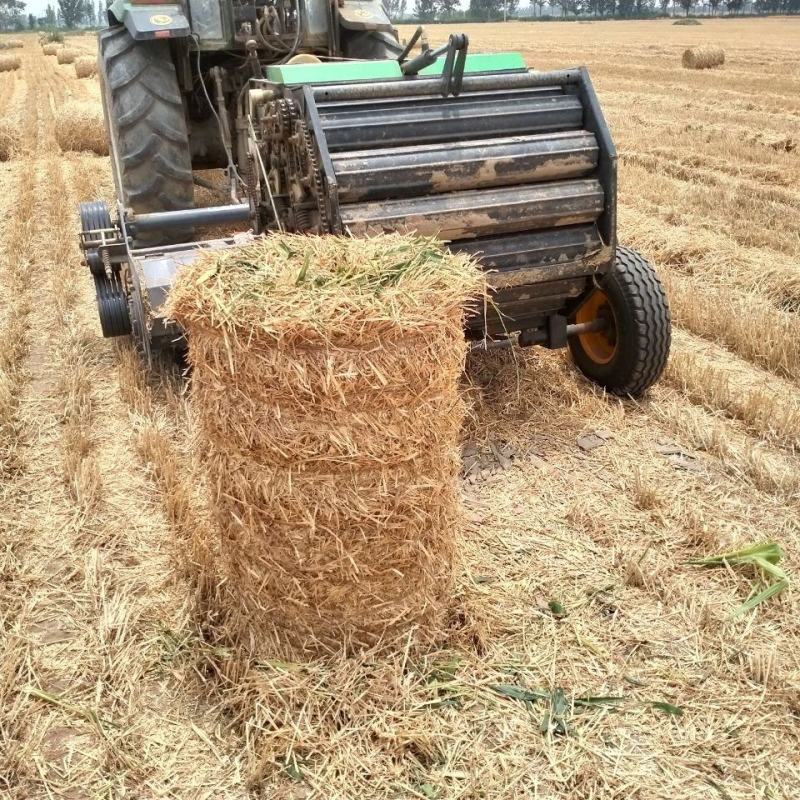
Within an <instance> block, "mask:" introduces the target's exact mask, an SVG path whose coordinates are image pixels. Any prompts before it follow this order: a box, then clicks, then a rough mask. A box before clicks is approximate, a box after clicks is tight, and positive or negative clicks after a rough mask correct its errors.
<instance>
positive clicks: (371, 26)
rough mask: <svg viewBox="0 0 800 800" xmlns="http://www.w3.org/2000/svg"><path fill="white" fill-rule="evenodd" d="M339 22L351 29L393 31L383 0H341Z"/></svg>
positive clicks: (338, 9) (338, 8)
mask: <svg viewBox="0 0 800 800" xmlns="http://www.w3.org/2000/svg"><path fill="white" fill-rule="evenodd" d="M337 6H338V7H337V11H338V12H339V24H340V25H341V26H342V27H343V28H347V29H348V30H351V31H392V30H394V29H393V27H392V23H391V20H390V19H389V16H388V15H387V13H386V9H385V8H384V7H383V3H382V2H381V0H344V2H342V0H339V3H338V4H337Z"/></svg>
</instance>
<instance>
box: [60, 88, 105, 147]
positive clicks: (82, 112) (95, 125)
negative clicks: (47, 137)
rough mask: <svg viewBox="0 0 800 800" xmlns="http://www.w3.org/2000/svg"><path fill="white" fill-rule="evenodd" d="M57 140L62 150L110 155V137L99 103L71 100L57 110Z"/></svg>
mask: <svg viewBox="0 0 800 800" xmlns="http://www.w3.org/2000/svg"><path fill="white" fill-rule="evenodd" d="M55 134H56V141H57V142H58V146H59V147H60V148H61V149H62V150H75V151H81V150H89V151H92V152H95V153H97V154H98V155H101V156H107V155H108V138H107V136H106V128H105V125H104V123H103V114H102V110H101V108H100V105H99V103H91V102H86V101H76V100H70V101H67V102H66V103H64V105H62V106H61V108H59V109H58V110H57V111H56V125H55Z"/></svg>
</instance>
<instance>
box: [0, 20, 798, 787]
mask: <svg viewBox="0 0 800 800" xmlns="http://www.w3.org/2000/svg"><path fill="white" fill-rule="evenodd" d="M464 28H465V30H466V32H467V33H468V34H469V35H470V41H471V45H472V47H473V49H475V50H480V49H489V50H500V49H519V50H521V51H522V52H523V53H524V55H525V57H526V59H527V61H528V63H529V65H531V66H535V67H537V68H551V67H561V66H570V65H573V64H575V63H578V62H582V63H585V64H586V65H587V66H588V67H589V68H590V71H591V74H592V78H593V80H594V83H595V86H596V88H597V90H598V93H599V96H600V99H601V102H602V105H603V108H604V110H605V112H606V115H607V117H608V121H609V123H610V126H611V128H612V132H613V134H614V137H615V140H616V142H617V145H618V148H619V151H620V165H621V167H620V196H619V200H620V239H621V240H622V241H624V242H626V243H628V244H631V245H633V246H636V247H638V248H640V249H641V250H642V251H643V252H645V253H646V254H647V255H648V256H649V257H650V258H651V259H652V260H653V261H654V262H655V263H656V265H657V266H658V268H659V270H660V272H661V275H662V277H663V279H664V282H665V285H666V287H667V289H668V291H669V296H670V302H671V306H672V311H673V316H674V320H675V323H676V330H675V340H674V346H673V355H672V358H671V361H670V365H669V367H668V370H667V374H666V376H665V378H664V380H663V381H662V383H661V384H660V385H659V386H658V387H656V389H655V390H654V391H653V392H652V393H651V395H650V397H649V398H648V399H647V400H645V401H643V402H641V403H638V404H635V403H630V402H622V401H619V400H612V399H609V398H606V397H604V396H603V395H602V394H601V393H600V392H598V391H597V390H596V389H594V388H593V387H591V386H589V385H587V384H586V383H585V382H584V381H583V380H582V379H581V378H580V377H579V376H578V375H577V374H576V373H575V371H574V370H573V369H572V368H571V366H570V364H569V362H568V359H567V357H566V356H565V355H564V354H563V353H548V352H545V351H531V352H528V353H525V354H522V355H518V356H517V357H516V358H512V357H509V356H508V355H490V356H487V355H483V356H480V357H475V358H473V359H471V361H470V365H469V369H468V373H467V383H468V386H469V396H470V399H471V402H472V408H473V412H472V416H471V419H470V424H469V431H468V435H469V437H470V439H471V441H472V442H473V443H475V444H476V445H477V447H478V449H479V451H480V452H482V453H484V454H486V458H485V462H484V466H485V467H486V470H485V471H484V472H478V473H477V474H476V475H475V477H474V479H471V480H469V481H465V494H466V499H467V506H468V514H469V528H468V531H467V532H466V534H465V536H464V540H463V542H462V547H461V552H462V555H463V557H462V559H461V565H460V577H459V588H458V596H457V599H456V605H457V614H456V615H455V618H456V628H455V629H454V632H453V636H452V640H451V642H450V643H449V646H448V647H447V648H445V649H443V650H442V651H438V652H436V653H432V654H430V656H429V657H427V658H425V659H423V660H422V661H421V662H420V663H418V664H412V665H409V664H408V663H406V662H405V661H404V660H403V659H398V660H397V662H392V661H390V662H388V663H385V664H380V665H375V664H369V663H366V664H365V663H364V662H363V661H362V662H359V663H357V664H353V665H336V664H333V665H331V664H323V663H312V664H307V665H285V664H272V663H268V664H262V665H257V666H255V667H253V668H252V669H251V671H250V672H249V673H248V683H247V684H246V685H244V684H242V685H239V684H237V680H238V679H237V678H236V677H234V678H230V674H229V673H226V668H225V666H224V665H225V661H226V658H227V655H226V654H225V653H218V652H209V651H208V648H207V647H206V646H205V645H204V643H203V642H202V640H201V638H200V637H199V635H198V631H197V628H196V626H195V625H194V624H193V622H192V596H191V590H190V588H189V584H188V582H187V581H186V579H185V577H184V576H183V575H182V573H181V572H180V571H179V570H178V568H177V564H178V559H177V558H176V555H175V552H176V547H175V540H176V538H179V537H180V534H181V531H182V530H183V529H185V526H186V525H189V524H191V516H192V491H193V487H192V486H191V485H190V483H189V472H188V470H187V469H186V466H185V464H186V458H185V456H184V452H185V449H186V446H187V443H186V441H185V437H184V435H183V428H184V422H185V419H186V410H185V408H184V399H183V397H182V395H181V385H180V383H179V381H177V380H176V379H175V377H174V376H173V375H171V374H168V373H167V372H166V371H162V372H161V373H159V374H158V375H157V376H156V377H155V379H154V380H152V381H150V382H149V383H148V382H147V380H146V379H145V377H144V375H143V371H142V368H141V365H140V364H139V362H138V361H137V360H136V358H135V356H134V355H133V354H132V353H131V351H130V349H129V348H128V347H127V346H126V345H125V344H122V345H120V344H118V343H114V342H110V341H107V340H103V339H102V338H100V334H99V324H98V323H97V320H96V314H95V308H94V299H93V287H92V285H91V283H90V281H89V280H88V275H87V272H86V270H85V268H82V267H81V266H80V263H79V262H80V259H79V254H78V250H77V245H76V241H77V240H76V231H77V213H76V209H77V204H78V203H79V202H80V201H82V200H89V199H95V198H96V197H106V198H108V197H109V196H110V194H111V191H112V187H111V179H110V174H109V166H108V160H107V159H106V158H102V157H98V156H94V155H91V154H88V153H63V152H61V150H60V149H59V147H58V145H57V144H56V139H55V136H54V116H55V114H56V112H57V110H58V107H59V106H60V105H61V104H62V103H64V102H65V101H66V100H67V99H69V98H70V97H71V98H73V99H78V100H90V101H94V102H97V103H99V95H98V91H97V87H96V85H95V83H94V81H93V80H92V79H89V80H78V79H77V78H76V77H75V73H74V69H73V66H72V65H57V64H56V59H55V58H54V57H45V56H43V55H42V53H41V50H40V48H39V46H38V45H37V43H36V40H35V38H34V37H26V38H25V41H26V45H25V48H24V49H23V50H22V51H15V52H16V53H21V57H22V59H23V64H22V67H21V69H20V70H18V71H16V72H5V73H0V114H2V115H3V117H4V118H5V119H6V120H10V121H12V122H13V123H14V124H15V126H16V130H17V132H18V134H17V135H18V142H17V145H16V148H15V150H14V153H13V157H12V158H11V159H10V160H8V161H5V162H0V189H1V190H2V191H0V545H2V546H0V630H1V631H2V633H0V635H1V636H2V637H3V638H2V650H1V651H0V652H2V658H1V660H0V708H1V709H2V710H1V711H0V795H2V796H8V797H10V798H38V797H42V798H44V797H70V798H83V797H123V796H125V797H137V798H139V797H142V798H150V797H180V798H200V797H214V798H221V797H224V798H234V797H246V796H248V795H250V796H264V797H274V798H281V799H282V798H305V797H343V798H344V797H354V796H357V795H360V796H362V797H366V798H371V797H387V798H388V797H397V798H406V797H409V798H410V797H423V798H479V797H480V798H482V797H490V798H510V797H531V798H533V797H537V798H548V799H549V798H557V797H580V798H604V799H605V798H612V797H626V798H633V797H635V798H642V799H643V800H644V799H645V798H667V797H668V798H670V800H679V799H683V798H686V799H687V800H688V799H689V798H692V800H694V798H706V797H710V798H713V797H720V798H723V800H724V799H725V798H734V799H735V800H740V799H741V800H745V798H747V800H750V798H764V799H765V800H766V798H786V800H788V799H789V798H794V797H797V796H799V795H800V767H798V764H797V756H796V753H797V752H798V749H799V748H800V734H799V733H798V731H800V719H798V717H799V716H800V628H799V627H798V619H800V614H799V613H798V612H800V608H798V599H797V598H798V594H797V591H796V589H795V586H796V582H797V580H800V579H798V578H796V576H798V575H800V528H799V525H798V511H800V456H798V446H800V392H799V391H798V385H800V321H799V320H798V313H799V310H800V51H798V48H797V42H798V41H800V20H792V19H784V20H778V19H767V20H735V21H728V20H724V21H723V20H720V21H713V22H706V23H704V24H703V25H702V26H699V27H679V26H673V25H671V24H670V23H668V22H647V23H639V22H631V23H622V22H620V23H590V24H577V23H575V24H566V23H565V24H555V23H553V24H526V23H515V24H510V25H499V24H497V25H483V26H464ZM445 32H446V31H445V29H444V28H439V27H437V26H432V27H431V28H430V29H429V38H430V39H431V41H432V42H437V41H438V40H439V39H440V38H441V39H443V38H444V36H445ZM404 33H406V32H404ZM705 41H708V42H712V43H715V44H720V45H721V46H723V47H724V48H725V51H726V64H725V66H724V68H722V69H719V70H709V71H701V72H688V71H686V70H684V69H682V68H681V66H680V54H681V52H682V50H683V48H684V47H687V46H691V45H693V44H698V43H701V42H705ZM73 44H75V45H76V46H77V47H78V48H81V49H84V50H86V51H87V52H91V51H93V48H94V43H93V41H92V39H91V38H90V37H76V39H75V42H74V43H73ZM595 431H599V432H600V433H601V434H602V435H601V437H600V438H601V439H602V440H604V444H602V445H601V446H600V447H597V448H596V449H593V450H590V451H584V450H583V449H581V447H579V445H578V440H579V438H580V437H582V436H584V435H585V434H587V433H591V432H595ZM492 445H494V446H495V447H497V446H498V445H500V446H503V447H505V446H507V449H506V452H507V453H512V454H513V458H512V463H511V464H510V465H508V464H507V465H506V466H507V467H508V468H507V469H500V468H498V467H497V459H495V458H492V457H490V456H489V455H488V454H489V453H491V451H492ZM764 540H773V541H776V542H778V543H779V544H780V545H781V547H782V548H783V549H784V551H785V553H786V559H785V563H784V565H785V567H786V569H787V571H788V572H789V575H790V588H789V590H788V591H786V592H784V593H783V595H781V596H780V597H779V598H776V599H773V600H771V601H769V602H768V603H766V604H764V605H762V606H761V607H759V609H758V610H757V611H756V612H755V613H753V614H751V615H747V616H744V617H741V618H739V619H737V620H731V617H730V612H731V611H732V610H733V609H734V608H736V606H737V605H738V604H739V603H741V602H742V601H743V600H745V599H746V598H747V596H748V594H749V592H750V591H751V588H752V586H753V584H754V582H755V579H756V576H755V574H754V573H753V572H752V571H749V570H747V569H736V570H732V569H730V570H725V569H720V570H709V571H706V570H702V569H700V568H697V567H693V566H688V565H687V564H686V563H685V562H686V560H687V559H689V558H692V557H696V556H702V555H708V554H714V553H719V552H723V551H725V550H728V549H731V548H734V547H739V546H742V545H745V544H752V543H755V542H759V541H764ZM551 600H557V601H558V602H559V603H560V604H561V605H562V606H563V608H564V611H565V616H563V617H562V615H561V614H555V615H554V614H553V612H552V611H551V610H550V609H549V608H548V603H549V601H551ZM221 665H222V666H221ZM220 673H223V674H227V676H228V678H229V680H230V682H229V683H226V682H225V681H224V680H222V679H221V678H220V677H219V674H220ZM504 684H514V685H515V686H518V687H529V688H531V689H537V690H541V689H545V690H547V691H550V692H554V691H555V690H556V688H562V689H563V690H564V693H565V696H566V697H567V698H568V699H570V698H572V699H574V698H579V697H585V696H588V695H591V696H614V697H619V698H623V699H622V700H620V701H618V702H617V703H616V705H615V706H614V708H606V707H597V706H592V705H590V706H589V707H581V706H580V705H578V706H576V707H574V708H573V707H572V706H570V708H569V710H568V711H567V712H565V713H566V716H568V717H569V720H568V727H569V729H570V732H569V735H566V736H559V735H555V734H553V733H542V732H541V730H540V722H541V720H542V717H543V716H544V714H545V706H544V704H543V703H542V702H523V701H520V700H518V699H514V698H511V697H508V696H507V695H504V694H502V693H500V694H498V693H497V692H496V691H495V690H493V689H491V686H497V685H504ZM443 698H444V699H447V698H449V700H448V702H443ZM653 702H659V703H668V704H670V705H669V706H661V707H654V706H653V705H652V703H653ZM672 706H676V707H679V708H680V709H681V711H682V714H681V715H677V713H669V709H671V707H672ZM665 709H667V710H665Z"/></svg>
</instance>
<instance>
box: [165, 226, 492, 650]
mask: <svg viewBox="0 0 800 800" xmlns="http://www.w3.org/2000/svg"><path fill="white" fill-rule="evenodd" d="M481 285H482V276H481V273H480V272H479V270H478V269H477V268H476V267H475V266H474V265H473V264H472V263H471V262H469V261H468V260H467V259H465V258H464V257H462V256H458V255H455V254H450V253H445V252H443V251H442V249H441V247H440V246H439V245H438V244H437V243H434V242H432V241H430V240H423V239H415V238H408V237H401V236H381V237H376V238H373V239H350V238H339V237H333V236H330V237H312V236H278V235H274V236H270V237H268V238H265V239H263V240H257V241H255V242H253V243H251V244H247V245H242V246H240V247H236V248H232V249H227V250H218V251H208V252H207V253H205V254H204V255H203V256H201V258H199V259H198V260H197V261H196V262H195V263H194V264H192V265H191V266H187V267H185V268H184V269H182V270H181V272H180V273H179V277H178V281H177V284H176V286H175V287H174V289H173V291H172V293H171V297H170V314H171V315H172V316H173V318H175V319H176V320H177V321H179V322H180V323H181V325H183V327H184V328H185V330H186V332H187V338H188V341H189V362H190V364H191V365H192V383H191V399H192V407H193V411H194V414H195V416H196V419H197V423H198V431H197V453H198V456H199V459H200V460H201V463H202V467H203V469H204V470H205V474H206V478H207V483H208V486H209V491H210V501H211V502H210V505H211V508H212V509H213V513H214V514H215V525H214V532H213V534H212V537H211V539H212V542H214V543H215V545H214V546H213V547H212V549H211V552H213V558H212V559H210V563H211V564H212V566H211V567H209V570H208V571H207V576H206V577H208V574H209V573H210V575H211V576H212V577H211V578H210V579H208V580H204V581H203V584H205V585H207V586H215V587H218V588H217V592H218V594H217V597H216V604H217V605H216V606H215V608H216V612H215V613H216V614H217V617H218V618H219V616H220V614H221V615H222V616H224V617H225V619H226V621H225V624H224V630H225V632H226V634H227V635H228V636H230V638H231V639H232V640H233V641H235V642H238V643H243V644H244V645H245V646H246V647H248V648H249V649H252V650H255V651H256V652H272V653H276V652H280V653H294V654H311V653H319V652H325V651H331V650H338V649H339V648H341V647H345V648H346V649H347V650H349V651H353V650H357V649H360V648H362V647H367V646H373V645H376V644H380V645H382V646H387V645H389V644H390V643H395V642H394V640H395V639H397V637H401V636H402V637H404V638H403V640H404V642H405V641H406V638H405V637H406V636H407V635H410V634H411V632H412V631H413V632H414V638H415V640H416V641H418V642H424V641H431V640H433V639H435V638H436V636H437V634H438V633H440V632H441V624H442V623H443V620H444V615H445V610H446V604H447V598H448V596H449V594H450V591H451V583H452V557H453V547H454V534H455V532H456V531H457V530H458V529H459V527H460V525H461V505H460V494H459V490H458V486H457V474H458V469H459V453H458V441H459V435H460V427H461V423H462V418H463V413H464V406H463V402H462V400H461V397H460V395H459V389H458V381H459V377H460V375H461V372H462V369H463V364H464V357H465V352H466V345H465V342H464V336H463V328H462V325H463V319H462V318H463V304H464V302H465V300H466V299H467V298H468V296H470V295H471V294H474V293H476V292H478V291H479V287H480V286H481ZM198 535H201V534H198Z"/></svg>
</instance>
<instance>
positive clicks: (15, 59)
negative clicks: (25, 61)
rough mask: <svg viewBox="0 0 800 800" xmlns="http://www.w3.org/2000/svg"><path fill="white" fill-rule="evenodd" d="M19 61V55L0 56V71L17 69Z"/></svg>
mask: <svg viewBox="0 0 800 800" xmlns="http://www.w3.org/2000/svg"><path fill="white" fill-rule="evenodd" d="M21 63H22V62H21V61H20V60H19V56H0V72H11V70H15V69H19V66H20V64H21Z"/></svg>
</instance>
